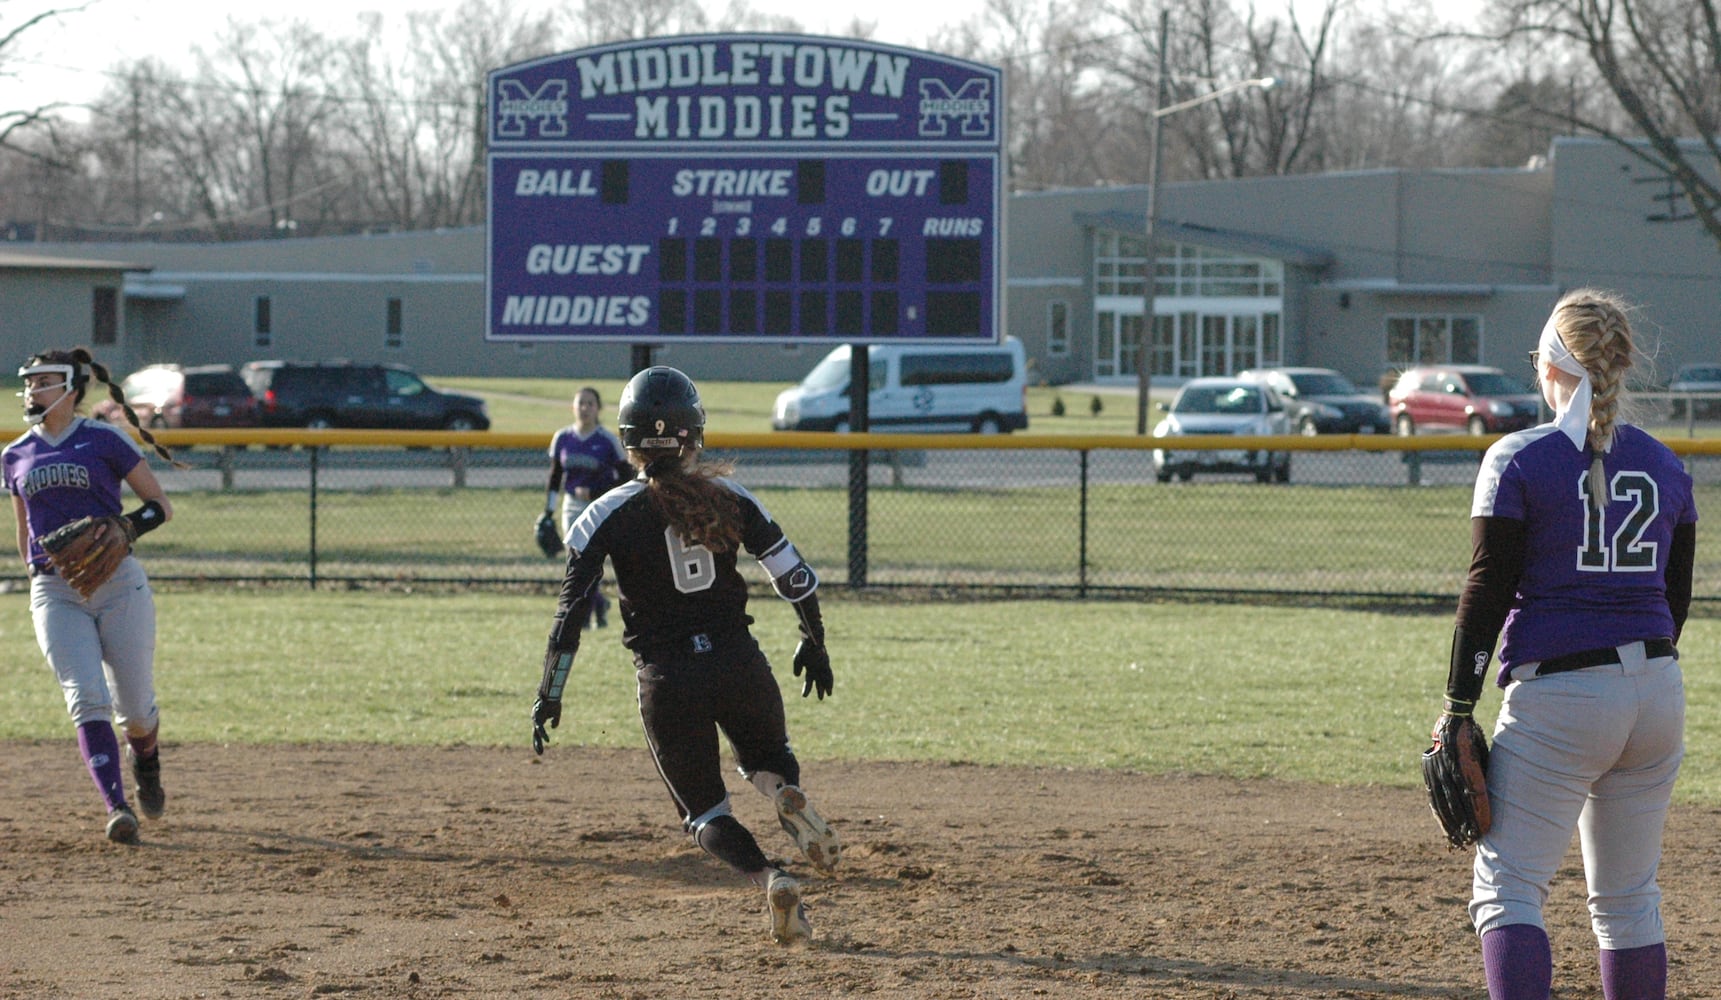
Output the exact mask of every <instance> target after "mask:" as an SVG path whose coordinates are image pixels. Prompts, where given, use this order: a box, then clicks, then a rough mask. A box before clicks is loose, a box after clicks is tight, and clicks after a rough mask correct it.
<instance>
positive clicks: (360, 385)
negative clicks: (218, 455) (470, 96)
mask: <svg viewBox="0 0 1721 1000" xmlns="http://www.w3.org/2000/svg"><path fill="white" fill-rule="evenodd" d="M239 374H240V375H241V376H242V377H243V378H244V380H245V384H246V385H249V386H250V387H251V392H252V393H253V394H255V395H256V397H257V400H258V415H259V419H260V421H261V423H262V424H263V426H265V427H378V428H389V429H398V428H416V429H420V430H423V429H430V430H436V429H442V430H451V431H471V430H478V431H485V430H489V429H490V415H489V413H487V412H486V411H485V409H484V401H483V400H482V399H479V398H478V397H476V396H467V395H464V394H461V393H455V392H441V391H439V390H437V389H433V388H431V387H430V386H429V385H428V384H426V383H425V381H424V380H423V379H422V378H419V377H418V375H417V374H415V373H414V372H412V371H411V370H410V369H407V368H404V367H402V366H400V365H368V364H353V363H351V362H344V361H339V362H323V363H320V364H300V363H298V362H293V361H253V362H251V363H249V364H247V365H245V366H244V367H242V368H241V369H239Z"/></svg>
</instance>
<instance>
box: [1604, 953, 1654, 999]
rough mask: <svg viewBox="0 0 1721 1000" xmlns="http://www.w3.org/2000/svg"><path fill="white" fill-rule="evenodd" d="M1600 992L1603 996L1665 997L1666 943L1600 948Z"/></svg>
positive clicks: (1610, 997) (1616, 997)
mask: <svg viewBox="0 0 1721 1000" xmlns="http://www.w3.org/2000/svg"><path fill="white" fill-rule="evenodd" d="M1601 992H1602V996H1604V997H1606V998H1607V1000H1667V945H1665V944H1650V945H1644V946H1643V947H1642V948H1626V949H1623V950H1620V951H1614V950H1612V949H1610V948H1603V949H1602V952H1601Z"/></svg>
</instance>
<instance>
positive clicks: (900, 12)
mask: <svg viewBox="0 0 1721 1000" xmlns="http://www.w3.org/2000/svg"><path fill="white" fill-rule="evenodd" d="M82 2H84V0H12V2H10V3H0V32H3V31H4V30H7V29H9V28H11V27H14V26H16V25H17V24H18V23H19V22H20V21H21V20H22V18H23V17H24V16H25V15H26V14H28V13H35V12H37V11H40V10H45V9H51V8H54V7H76V6H78V5H79V4H80V3H82ZM575 2H577V0H575ZM516 3H517V9H520V10H524V11H538V10H544V9H547V8H548V7H549V6H551V4H550V3H549V2H548V0H545V2H537V0H516ZM457 5H458V0H292V2H291V3H289V4H284V5H282V6H281V7H278V8H273V9H274V10H276V11H281V12H290V15H291V16H292V17H296V18H302V19H304V20H307V21H309V22H311V23H312V24H313V25H315V26H317V27H318V28H320V29H322V30H323V31H325V32H326V33H327V34H330V35H337V36H339V35H350V34H352V33H353V32H354V31H355V30H356V24H357V16H358V14H359V13H360V12H361V11H377V12H379V13H381V14H383V15H384V17H385V20H391V21H398V20H404V19H405V15H406V14H407V13H409V12H411V11H417V10H434V9H452V8H453V7H455V6H457ZM569 5H570V0H563V3H562V4H561V6H563V7H566V6H569ZM721 6H722V5H721V4H719V3H717V2H715V0H712V2H707V3H706V4H705V7H706V9H707V10H716V9H720V7H721ZM748 6H749V7H751V8H752V9H753V10H756V11H759V12H761V13H765V14H785V15H788V16H791V17H794V18H796V19H797V20H798V21H799V22H800V23H801V24H802V25H803V26H804V28H805V30H806V31H807V32H808V33H811V34H826V33H840V32H841V30H842V28H843V27H844V26H846V25H847V24H848V23H849V22H850V21H851V20H852V19H853V18H854V17H856V16H862V17H864V18H865V19H866V20H868V21H873V22H875V23H877V25H878V30H877V31H876V32H875V33H874V35H873V39H874V40H875V41H879V42H886V43H890V44H895V45H908V46H910V47H915V48H918V47H920V46H921V45H922V44H924V42H925V39H926V37H927V36H928V35H929V34H931V33H932V32H933V31H935V30H936V29H938V28H939V27H942V26H944V25H950V24H957V23H960V22H962V21H964V20H966V19H968V18H970V17H973V16H976V15H978V14H979V13H980V12H981V11H982V10H983V9H984V7H985V3H984V0H941V2H939V3H938V4H936V5H935V7H936V10H937V17H936V18H928V17H927V16H926V10H927V8H928V6H929V5H928V4H926V3H925V2H924V0H918V2H917V0H828V2H826V3H822V4H821V3H807V2H806V0H748ZM266 9H269V8H260V7H255V6H252V5H250V4H234V3H229V2H225V0H93V2H90V3H89V6H88V7H87V9H85V10H83V11H81V12H77V13H67V14H64V15H61V16H60V17H59V18H58V19H57V21H56V22H53V23H50V22H44V23H43V24H41V25H38V26H36V27H33V28H31V29H30V30H29V31H28V32H26V33H25V34H24V35H23V36H22V37H21V39H20V47H19V49H18V58H17V60H16V61H15V62H13V63H12V64H11V66H10V68H11V69H12V70H13V72H14V74H15V77H14V78H13V79H9V80H6V79H0V100H3V101H4V102H5V105H6V106H8V107H25V106H28V107H36V106H38V105H40V104H43V103H47V102H48V101H55V100H57V101H67V102H71V103H79V102H82V101H88V100H90V99H92V98H94V97H95V96H96V95H97V94H99V93H100V92H101V90H102V87H103V85H104V84H105V83H106V82H107V77H106V76H105V74H104V73H103V71H104V70H106V69H108V68H110V67H112V66H113V65H114V64H116V63H119V62H121V61H126V60H130V59H133V58H139V57H142V56H147V55H156V56H160V57H163V58H166V59H168V60H169V61H170V62H171V61H174V60H175V59H176V58H183V59H184V60H185V61H186V63H187V65H189V61H190V60H189V55H190V51H191V48H192V46H194V45H199V44H209V43H211V42H213V40H214V38H215V35H216V33H217V32H218V31H219V30H220V28H221V27H222V26H223V25H224V24H225V23H226V20H227V17H228V15H229V14H230V13H231V14H234V15H235V16H237V17H238V18H239V19H240V20H242V21H252V20H259V19H261V17H262V16H263V11H264V10H266Z"/></svg>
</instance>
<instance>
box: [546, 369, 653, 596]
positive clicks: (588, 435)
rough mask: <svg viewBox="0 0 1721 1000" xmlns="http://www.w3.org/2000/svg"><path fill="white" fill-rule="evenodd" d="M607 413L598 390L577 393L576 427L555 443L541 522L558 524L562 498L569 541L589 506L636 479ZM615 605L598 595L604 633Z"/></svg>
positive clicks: (568, 428)
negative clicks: (608, 423) (618, 485)
mask: <svg viewBox="0 0 1721 1000" xmlns="http://www.w3.org/2000/svg"><path fill="white" fill-rule="evenodd" d="M602 409H603V400H602V398H601V397H599V396H598V391H597V389H595V388H593V387H591V386H589V385H588V386H585V387H584V388H582V389H580V391H579V392H577V393H575V394H574V422H573V423H571V424H569V425H568V426H566V427H564V428H562V429H561V430H559V431H557V432H556V434H555V436H554V437H552V438H551V439H550V488H549V490H548V491H547V492H546V493H545V494H544V516H543V519H542V521H541V522H540V523H541V524H542V523H545V522H549V521H551V520H552V519H553V517H554V511H555V507H556V497H557V496H558V495H559V496H561V498H562V525H561V527H562V530H561V537H562V538H564V539H565V538H566V537H567V534H568V529H570V528H572V527H573V526H574V518H576V517H579V516H580V514H581V512H583V511H584V510H585V509H586V505H587V504H589V503H591V502H592V501H593V500H595V499H597V498H598V497H600V496H603V494H604V491H606V490H608V489H609V488H610V487H612V486H614V485H615V484H616V483H619V482H621V481H622V480H623V479H626V478H628V477H630V476H631V475H632V474H633V473H632V470H631V469H629V468H628V464H627V453H626V451H625V450H623V448H622V444H621V439H620V438H618V437H616V436H615V434H614V433H613V432H611V431H610V429H609V428H607V427H605V426H604V425H603V415H602V412H601V411H602ZM609 606H610V602H609V599H608V598H606V597H604V595H603V592H602V591H601V590H599V591H594V592H593V594H592V602H591V607H592V617H593V618H595V619H596V621H597V623H598V627H599V628H602V627H603V626H604V625H606V624H608V618H607V615H608V612H609Z"/></svg>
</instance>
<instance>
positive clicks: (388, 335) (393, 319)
mask: <svg viewBox="0 0 1721 1000" xmlns="http://www.w3.org/2000/svg"><path fill="white" fill-rule="evenodd" d="M400 315H401V313H400V300H399V299H389V300H388V319H387V320H386V326H385V328H384V332H383V339H382V345H383V346H384V347H399V346H400V341H401V319H400Z"/></svg>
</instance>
